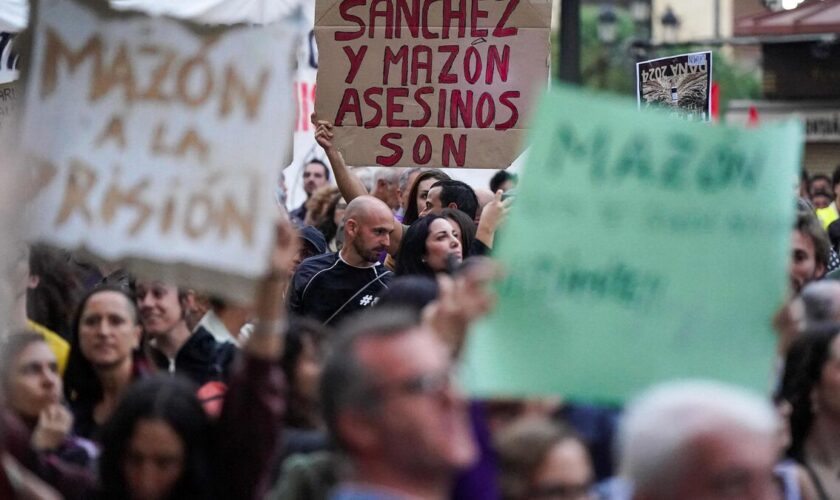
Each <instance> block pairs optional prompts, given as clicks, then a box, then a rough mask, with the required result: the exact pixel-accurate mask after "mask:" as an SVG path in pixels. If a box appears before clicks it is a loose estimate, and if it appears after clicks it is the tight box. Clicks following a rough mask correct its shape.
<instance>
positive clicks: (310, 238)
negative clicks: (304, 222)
mask: <svg viewBox="0 0 840 500" xmlns="http://www.w3.org/2000/svg"><path fill="white" fill-rule="evenodd" d="M300 242H301V245H300V249H299V250H298V254H297V257H296V258H295V259H294V262H293V265H292V273H293V274H294V272H295V271H296V270H297V267H298V266H299V265H300V263H301V262H303V261H304V260H306V259H308V258H309V257H315V256H317V255H322V254H325V253H327V240H326V238H324V235H323V234H322V233H321V231H318V230H317V229H316V228H315V227H314V226H303V227H301V228H300Z"/></svg>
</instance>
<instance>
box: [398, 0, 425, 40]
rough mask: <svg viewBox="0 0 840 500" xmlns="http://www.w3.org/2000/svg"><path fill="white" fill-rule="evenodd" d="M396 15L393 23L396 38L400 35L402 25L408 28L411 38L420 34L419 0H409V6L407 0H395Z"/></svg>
mask: <svg viewBox="0 0 840 500" xmlns="http://www.w3.org/2000/svg"><path fill="white" fill-rule="evenodd" d="M396 15H397V18H396V20H395V21H394V24H395V25H396V36H397V38H400V37H402V28H403V27H406V28H408V31H409V33H411V37H412V38H417V37H419V36H420V0H411V7H409V5H408V1H407V0H397V9H396Z"/></svg>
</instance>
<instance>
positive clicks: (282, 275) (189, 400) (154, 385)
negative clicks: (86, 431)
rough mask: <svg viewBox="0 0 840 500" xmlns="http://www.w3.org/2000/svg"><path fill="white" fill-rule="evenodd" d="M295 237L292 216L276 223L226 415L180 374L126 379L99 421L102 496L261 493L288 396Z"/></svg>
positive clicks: (147, 498) (154, 499) (148, 499)
mask: <svg viewBox="0 0 840 500" xmlns="http://www.w3.org/2000/svg"><path fill="white" fill-rule="evenodd" d="M298 239H299V238H298V235H297V234H296V232H295V231H294V229H293V228H292V227H291V222H290V221H288V220H284V221H281V222H280V223H279V225H278V229H277V240H278V242H277V245H276V247H275V249H274V251H273V252H272V254H271V259H270V268H269V271H268V272H267V274H266V276H265V277H264V278H263V279H262V280H261V281H260V282H259V283H258V285H257V289H256V294H255V304H254V310H255V315H256V319H257V320H256V323H255V325H254V331H253V332H252V333H251V335H250V336H249V337H248V339H247V340H246V341H245V343H244V344H243V345H242V348H241V351H240V352H241V359H240V361H241V363H238V364H237V366H236V369H235V370H234V372H233V374H232V375H231V377H230V379H229V380H230V382H229V386H228V387H229V389H228V391H227V393H226V394H225V400H224V405H223V408H222V412H221V415H220V417H219V419H218V420H216V421H210V420H208V418H207V417H206V415H205V413H204V411H203V410H202V407H201V404H200V403H199V401H198V399H197V398H196V396H195V392H194V386H192V385H190V384H189V383H187V382H182V381H181V380H179V379H178V378H177V377H155V378H152V379H149V380H146V381H142V382H140V383H138V384H136V385H135V386H133V387H131V388H129V390H128V391H127V392H126V394H125V396H124V397H123V398H122V400H121V401H120V403H119V405H118V406H117V408H116V410H115V411H114V413H113V418H112V419H111V420H110V421H109V422H108V423H107V424H106V426H105V428H104V429H103V431H102V436H103V451H102V459H101V461H100V480H101V484H102V492H101V496H102V498H105V499H143V500H158V499H170V498H171V499H179V500H180V499H193V498H194V499H210V500H213V499H228V498H262V495H263V493H264V490H265V488H266V486H267V481H268V474H269V473H270V472H271V470H272V465H273V464H272V462H273V461H272V458H273V456H274V452H275V448H276V443H277V442H278V439H279V438H280V432H281V422H282V421H283V416H284V415H283V412H284V408H285V406H286V404H285V403H286V401H285V397H284V392H285V391H284V388H285V387H284V386H285V384H284V381H283V379H284V377H283V373H282V370H281V369H280V357H281V355H282V352H283V344H284V333H285V326H284V325H285V317H284V314H285V308H284V307H283V306H281V304H282V296H283V292H284V290H285V288H286V286H287V285H288V277H289V274H290V271H291V269H292V267H293V266H294V259H295V258H296V257H297V254H298V249H297V246H298V245H299V241H298Z"/></svg>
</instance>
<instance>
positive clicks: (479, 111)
mask: <svg viewBox="0 0 840 500" xmlns="http://www.w3.org/2000/svg"><path fill="white" fill-rule="evenodd" d="M485 109H486V111H485ZM495 118H496V101H495V100H494V99H493V96H492V95H490V93H489V92H482V93H481V97H479V98H478V103H476V105H475V122H476V125H478V128H487V127H489V126H490V124H491V123H493V120H494V119H495Z"/></svg>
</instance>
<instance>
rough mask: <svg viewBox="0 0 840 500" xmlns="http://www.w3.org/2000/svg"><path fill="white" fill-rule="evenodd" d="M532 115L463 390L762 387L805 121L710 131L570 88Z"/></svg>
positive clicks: (586, 394) (605, 394)
mask: <svg viewBox="0 0 840 500" xmlns="http://www.w3.org/2000/svg"><path fill="white" fill-rule="evenodd" d="M538 109H539V111H538V115H537V117H536V121H535V125H534V130H535V131H536V132H535V133H534V134H533V138H532V139H533V142H532V145H531V148H530V153H529V158H528V160H527V162H526V167H525V171H524V172H523V174H522V177H521V179H520V184H519V187H518V196H517V198H516V202H515V204H514V206H513V207H512V213H511V214H510V220H509V222H508V223H507V224H506V226H505V228H504V233H503V234H500V235H499V238H500V239H499V240H498V246H497V248H495V251H496V255H497V257H498V258H499V259H500V260H501V261H502V263H503V264H504V266H505V268H506V272H507V275H506V278H505V279H503V280H502V281H501V282H500V284H499V287H498V291H499V295H500V296H499V301H498V307H497V309H496V310H495V312H494V313H493V314H492V315H491V316H490V317H489V318H488V319H487V320H486V321H484V322H482V323H480V324H479V325H478V326H477V327H476V328H475V329H474V330H473V331H472V332H471V333H470V335H469V338H468V345H467V347H466V353H465V366H464V370H463V375H464V381H465V383H466V386H467V388H468V389H469V390H470V391H471V392H472V393H473V394H474V395H478V396H488V395H494V396H499V395H505V396H519V395H539V394H563V395H565V396H567V397H571V398H582V399H587V400H599V401H609V402H621V401H624V400H625V399H626V398H628V397H630V396H631V395H632V394H633V393H634V392H635V391H637V390H639V389H641V388H643V387H646V386H647V385H649V384H651V383H654V382H657V381H661V380H665V379H672V378H682V377H710V378H716V379H721V380H725V381H729V382H732V383H737V384H743V385H747V386H751V387H754V388H758V389H761V390H766V389H767V388H768V383H769V381H770V379H771V371H772V360H773V356H774V345H775V337H774V335H773V334H772V332H771V330H770V320H771V316H772V315H773V312H774V311H775V310H776V309H777V308H778V307H779V305H780V304H781V303H782V300H783V294H784V292H785V290H786V286H787V280H786V274H785V273H786V269H787V264H788V258H789V257H788V252H789V250H788V249H789V246H790V237H791V227H792V220H793V219H792V217H793V209H794V203H793V201H794V200H793V193H792V192H791V185H792V182H793V180H794V179H796V176H797V172H798V169H799V161H800V156H801V147H802V130H801V126H800V125H799V124H798V123H785V124H777V125H773V126H770V127H766V128H762V129H757V130H747V129H736V128H727V127H722V126H716V127H710V126H708V125H706V124H700V123H690V122H687V121H684V120H678V119H674V118H671V117H667V116H666V115H665V114H664V113H661V112H656V111H652V112H649V113H642V114H639V113H638V111H637V110H636V107H635V106H633V105H632V103H631V102H630V101H625V100H622V99H620V98H617V97H611V96H604V95H595V94H587V93H583V92H580V91H573V90H567V89H560V90H557V91H553V92H551V93H548V94H546V95H545V97H544V98H543V99H542V101H541V102H540V105H539V108H538ZM557 109H562V110H563V113H557V112H556V110H557Z"/></svg>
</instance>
